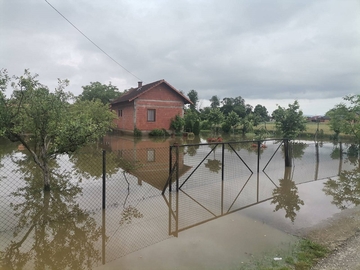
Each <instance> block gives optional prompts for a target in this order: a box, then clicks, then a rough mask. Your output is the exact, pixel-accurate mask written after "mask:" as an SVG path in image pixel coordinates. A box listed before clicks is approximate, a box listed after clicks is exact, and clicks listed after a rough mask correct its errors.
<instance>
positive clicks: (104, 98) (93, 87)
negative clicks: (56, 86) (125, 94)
mask: <svg viewBox="0 0 360 270" xmlns="http://www.w3.org/2000/svg"><path fill="white" fill-rule="evenodd" d="M82 88H83V92H82V94H81V95H79V97H78V98H79V100H82V101H85V100H89V101H93V100H96V99H99V100H100V101H101V102H102V103H103V104H109V103H110V101H111V100H112V99H115V98H117V97H119V96H120V95H121V94H122V93H121V92H119V89H118V88H117V87H116V86H114V85H112V84H111V82H110V83H109V84H108V85H106V84H101V83H100V82H91V83H90V85H86V86H83V87H82Z"/></svg>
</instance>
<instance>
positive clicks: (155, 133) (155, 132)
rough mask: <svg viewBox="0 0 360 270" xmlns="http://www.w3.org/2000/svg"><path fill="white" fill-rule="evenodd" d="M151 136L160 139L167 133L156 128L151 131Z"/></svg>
mask: <svg viewBox="0 0 360 270" xmlns="http://www.w3.org/2000/svg"><path fill="white" fill-rule="evenodd" d="M149 136H152V137H160V136H165V133H164V130H162V129H157V128H155V129H153V130H152V131H150V133H149Z"/></svg>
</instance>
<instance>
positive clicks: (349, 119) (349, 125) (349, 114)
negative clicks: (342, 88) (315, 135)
mask: <svg viewBox="0 0 360 270" xmlns="http://www.w3.org/2000/svg"><path fill="white" fill-rule="evenodd" d="M343 99H344V100H345V101H347V102H348V103H349V105H348V106H347V105H346V104H344V103H341V104H338V105H336V106H335V107H334V108H333V109H331V110H330V111H328V112H327V113H326V115H327V116H329V117H330V127H331V129H332V130H333V131H334V132H335V133H336V134H337V135H338V134H339V133H340V132H343V133H345V134H348V135H351V136H353V137H354V139H355V141H356V144H357V145H360V95H350V96H346V97H344V98H343Z"/></svg>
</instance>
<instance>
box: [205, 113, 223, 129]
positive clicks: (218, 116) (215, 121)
mask: <svg viewBox="0 0 360 270" xmlns="http://www.w3.org/2000/svg"><path fill="white" fill-rule="evenodd" d="M224 118H225V117H224V114H223V113H222V112H221V111H220V109H219V108H215V109H211V110H210V113H209V115H208V120H209V122H210V123H211V125H212V126H213V127H215V128H216V126H217V125H220V124H221V123H222V121H224Z"/></svg>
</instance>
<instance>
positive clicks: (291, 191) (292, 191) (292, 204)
mask: <svg viewBox="0 0 360 270" xmlns="http://www.w3.org/2000/svg"><path fill="white" fill-rule="evenodd" d="M286 170H288V168H287V169H286ZM285 174H286V175H285V177H284V179H279V186H278V187H277V188H275V189H274V190H273V193H272V195H273V196H274V197H273V199H272V201H271V204H275V205H276V206H275V210H274V212H276V211H279V210H280V209H284V210H285V212H286V214H285V217H286V218H290V220H291V221H292V222H294V220H295V217H296V212H297V211H299V210H300V205H304V201H303V200H301V199H300V197H299V195H298V188H297V187H296V185H295V182H294V181H292V180H291V179H290V178H289V177H287V175H289V173H285Z"/></svg>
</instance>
